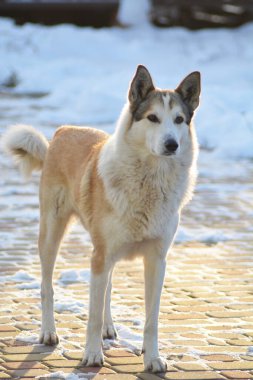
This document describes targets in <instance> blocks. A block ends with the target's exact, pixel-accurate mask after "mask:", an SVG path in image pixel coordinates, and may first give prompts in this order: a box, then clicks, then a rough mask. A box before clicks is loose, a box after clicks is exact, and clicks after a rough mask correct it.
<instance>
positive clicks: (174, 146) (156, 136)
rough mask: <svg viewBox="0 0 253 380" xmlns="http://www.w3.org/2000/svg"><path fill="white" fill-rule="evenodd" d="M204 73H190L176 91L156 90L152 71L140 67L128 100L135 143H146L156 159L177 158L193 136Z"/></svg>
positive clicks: (131, 85)
mask: <svg viewBox="0 0 253 380" xmlns="http://www.w3.org/2000/svg"><path fill="white" fill-rule="evenodd" d="M199 95H200V73H199V72H197V71H195V72H193V73H191V74H189V75H188V76H187V77H186V78H184V79H183V81H182V82H181V83H180V84H179V86H178V87H177V88H176V89H175V90H160V89H158V88H155V86H154V84H153V81H152V78H151V76H150V74H149V72H148V70H147V69H146V68H145V67H144V66H142V65H140V66H138V68H137V71H136V73H135V76H134V78H133V80H132V82H131V84H130V89H129V93H128V100H129V104H130V111H131V113H132V117H133V123H132V125H131V128H130V130H129V132H130V133H131V135H132V136H133V135H134V140H135V142H136V143H137V144H138V145H139V146H140V144H141V143H142V144H143V143H145V145H146V148H148V150H149V152H150V153H152V154H153V155H156V156H175V155H178V154H179V153H180V148H181V146H182V144H183V143H184V140H185V139H186V138H187V137H188V136H189V135H190V131H189V130H190V124H191V119H192V116H193V113H194V111H195V109H196V108H197V107H198V105H199Z"/></svg>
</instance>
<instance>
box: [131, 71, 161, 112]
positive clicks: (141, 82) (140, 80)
mask: <svg viewBox="0 0 253 380" xmlns="http://www.w3.org/2000/svg"><path fill="white" fill-rule="evenodd" d="M154 89H155V87H154V84H153V81H152V78H151V75H150V74H149V72H148V70H147V69H146V67H145V66H143V65H139V66H138V67H137V70H136V73H135V76H134V77H133V80H132V82H131V85H130V89H129V93H128V99H129V102H130V104H132V105H133V104H138V103H139V102H141V101H142V100H143V99H144V98H145V97H146V96H147V94H148V93H149V92H150V91H152V90H154Z"/></svg>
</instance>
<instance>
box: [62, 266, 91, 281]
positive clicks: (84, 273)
mask: <svg viewBox="0 0 253 380" xmlns="http://www.w3.org/2000/svg"><path fill="white" fill-rule="evenodd" d="M75 282H85V283H89V282H90V270H89V269H81V270H75V269H67V270H64V271H62V272H61V274H60V278H59V280H58V283H59V285H66V284H69V283H75Z"/></svg>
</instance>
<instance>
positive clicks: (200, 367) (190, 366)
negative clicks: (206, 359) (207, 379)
mask: <svg viewBox="0 0 253 380" xmlns="http://www.w3.org/2000/svg"><path fill="white" fill-rule="evenodd" d="M173 366H174V367H176V368H178V369H180V370H181V371H205V370H207V369H208V368H207V366H206V365H204V364H199V363H176V364H173Z"/></svg>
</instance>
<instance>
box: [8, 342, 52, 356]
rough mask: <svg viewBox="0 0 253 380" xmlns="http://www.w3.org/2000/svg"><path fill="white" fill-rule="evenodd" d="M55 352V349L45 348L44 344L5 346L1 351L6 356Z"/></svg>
mask: <svg viewBox="0 0 253 380" xmlns="http://www.w3.org/2000/svg"><path fill="white" fill-rule="evenodd" d="M54 350H55V347H50V346H45V345H44V344H38V345H34V346H16V347H13V346H5V347H3V348H2V349H1V351H2V352H4V353H6V354H31V353H33V354H37V353H45V352H48V353H51V352H53V351H54Z"/></svg>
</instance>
